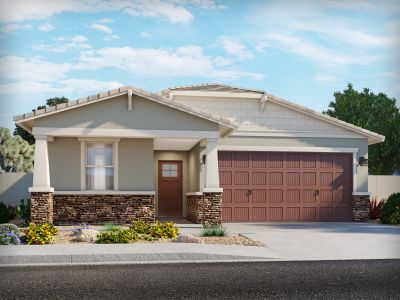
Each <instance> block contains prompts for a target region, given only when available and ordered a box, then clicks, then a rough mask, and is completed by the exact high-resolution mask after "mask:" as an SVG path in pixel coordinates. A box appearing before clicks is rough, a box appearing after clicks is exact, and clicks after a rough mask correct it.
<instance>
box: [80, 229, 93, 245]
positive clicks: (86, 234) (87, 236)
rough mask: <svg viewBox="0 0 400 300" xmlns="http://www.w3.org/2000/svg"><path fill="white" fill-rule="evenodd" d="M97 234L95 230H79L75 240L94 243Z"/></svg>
mask: <svg viewBox="0 0 400 300" xmlns="http://www.w3.org/2000/svg"><path fill="white" fill-rule="evenodd" d="M98 234H99V232H98V231H97V230H95V229H81V230H80V231H79V233H78V234H77V235H76V240H77V241H78V242H86V243H90V242H95V241H96V237H97V235H98Z"/></svg>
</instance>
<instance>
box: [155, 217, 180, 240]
mask: <svg viewBox="0 0 400 300" xmlns="http://www.w3.org/2000/svg"><path fill="white" fill-rule="evenodd" d="M174 225H175V223H173V222H165V223H160V222H159V221H157V222H156V223H155V224H154V225H153V226H151V229H150V235H151V236H152V237H156V238H160V239H166V238H170V239H172V238H175V237H176V236H177V235H178V232H179V228H177V227H175V226H174Z"/></svg>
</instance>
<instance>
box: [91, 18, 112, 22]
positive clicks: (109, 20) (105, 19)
mask: <svg viewBox="0 0 400 300" xmlns="http://www.w3.org/2000/svg"><path fill="white" fill-rule="evenodd" d="M112 22H114V20H113V19H109V18H104V19H100V20H96V22H95V23H112Z"/></svg>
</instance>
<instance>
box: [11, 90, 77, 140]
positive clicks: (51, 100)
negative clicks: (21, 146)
mask: <svg viewBox="0 0 400 300" xmlns="http://www.w3.org/2000/svg"><path fill="white" fill-rule="evenodd" d="M67 102H69V99H68V98H65V97H54V98H49V99H47V100H46V105H47V106H56V105H57V104H62V103H67ZM46 105H39V106H38V107H37V109H44V108H46ZM35 110H36V109H33V110H32V111H35ZM14 135H15V136H17V135H19V136H20V137H22V138H23V139H24V140H25V141H27V142H28V143H29V144H31V145H33V144H34V143H35V138H34V137H33V135H32V134H30V133H29V132H28V131H26V130H25V129H23V128H22V127H20V126H18V125H16V127H15V129H14Z"/></svg>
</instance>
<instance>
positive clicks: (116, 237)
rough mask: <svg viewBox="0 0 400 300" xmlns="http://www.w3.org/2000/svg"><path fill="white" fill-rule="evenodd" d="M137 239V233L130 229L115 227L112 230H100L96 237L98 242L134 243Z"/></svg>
mask: <svg viewBox="0 0 400 300" xmlns="http://www.w3.org/2000/svg"><path fill="white" fill-rule="evenodd" d="M138 239H139V237H138V234H137V233H135V232H133V231H132V230H130V229H121V228H119V227H115V228H114V229H112V230H107V231H103V232H101V233H100V234H99V235H98V236H97V238H96V243H98V244H128V243H134V242H136V241H137V240H138Z"/></svg>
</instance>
